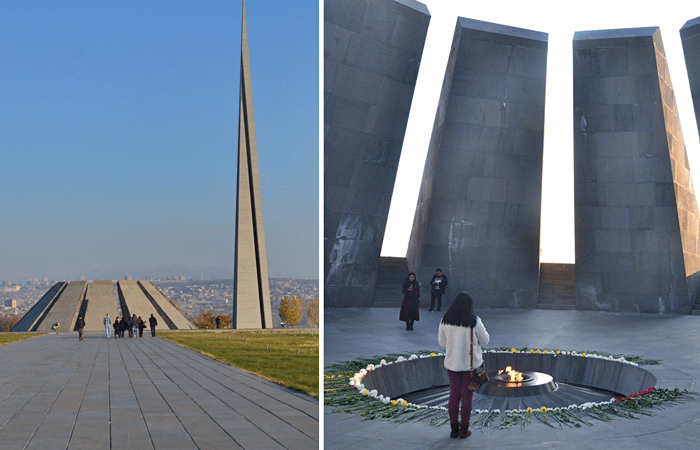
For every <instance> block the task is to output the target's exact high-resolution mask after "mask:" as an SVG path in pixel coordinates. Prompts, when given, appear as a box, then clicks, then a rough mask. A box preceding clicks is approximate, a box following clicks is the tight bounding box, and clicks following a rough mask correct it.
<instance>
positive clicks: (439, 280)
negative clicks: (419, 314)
mask: <svg viewBox="0 0 700 450" xmlns="http://www.w3.org/2000/svg"><path fill="white" fill-rule="evenodd" d="M446 287H447V277H446V276H445V275H444V274H443V273H442V270H441V269H437V270H436V271H435V275H433V278H431V279H430V309H429V310H428V312H433V309H435V299H437V307H438V308H437V310H438V312H440V306H442V294H444V293H445V288H446Z"/></svg>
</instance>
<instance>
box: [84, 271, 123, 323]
mask: <svg viewBox="0 0 700 450" xmlns="http://www.w3.org/2000/svg"><path fill="white" fill-rule="evenodd" d="M86 300H87V311H86V312H85V317H84V320H85V331H104V329H105V326H104V324H103V323H102V319H104V317H105V316H106V315H107V314H109V317H111V319H112V321H114V319H115V317H117V316H118V315H119V309H118V308H117V305H118V304H119V302H118V301H117V295H116V293H115V292H114V283H113V282H112V281H111V280H95V281H93V282H92V285H91V286H90V288H89V289H88V291H87V294H86Z"/></svg>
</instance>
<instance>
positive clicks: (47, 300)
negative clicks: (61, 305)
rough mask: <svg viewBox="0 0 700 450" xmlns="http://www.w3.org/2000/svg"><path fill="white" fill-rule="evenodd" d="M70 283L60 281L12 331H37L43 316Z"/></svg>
mask: <svg viewBox="0 0 700 450" xmlns="http://www.w3.org/2000/svg"><path fill="white" fill-rule="evenodd" d="M67 285H68V283H66V282H65V281H59V282H58V283H56V284H54V285H53V286H52V287H51V289H49V290H48V291H47V292H46V294H44V295H43V296H42V297H41V298H40V299H39V301H37V302H36V303H35V304H34V306H32V308H31V309H30V310H29V311H27V313H26V314H25V315H24V316H22V318H21V319H20V321H19V322H17V324H16V325H15V326H14V327H12V331H18V332H26V331H35V330H36V327H37V326H38V325H39V322H40V320H41V318H42V317H44V315H45V314H46V312H47V311H48V309H49V307H50V306H51V305H52V304H53V302H54V301H55V300H56V299H57V298H58V296H59V295H60V294H61V292H62V291H63V289H64V288H65V287H66V286H67Z"/></svg>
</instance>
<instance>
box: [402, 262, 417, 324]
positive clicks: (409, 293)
mask: <svg viewBox="0 0 700 450" xmlns="http://www.w3.org/2000/svg"><path fill="white" fill-rule="evenodd" d="M419 297H420V285H419V284H418V281H416V274H415V273H413V272H411V273H409V274H408V277H406V281H404V283H403V303H402V304H401V312H400V313H399V320H401V321H403V322H406V330H407V331H413V322H415V321H416V320H420V316H419V314H418V306H419V305H420V300H418V298H419Z"/></svg>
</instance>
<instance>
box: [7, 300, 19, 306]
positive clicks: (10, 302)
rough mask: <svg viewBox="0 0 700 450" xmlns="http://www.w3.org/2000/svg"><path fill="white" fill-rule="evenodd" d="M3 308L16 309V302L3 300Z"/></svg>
mask: <svg viewBox="0 0 700 450" xmlns="http://www.w3.org/2000/svg"><path fill="white" fill-rule="evenodd" d="M5 307H6V308H16V307H17V300H5Z"/></svg>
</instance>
